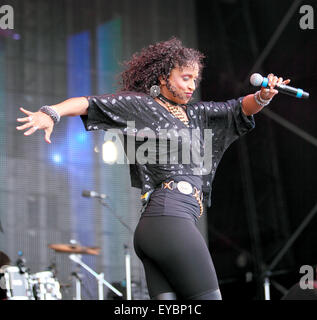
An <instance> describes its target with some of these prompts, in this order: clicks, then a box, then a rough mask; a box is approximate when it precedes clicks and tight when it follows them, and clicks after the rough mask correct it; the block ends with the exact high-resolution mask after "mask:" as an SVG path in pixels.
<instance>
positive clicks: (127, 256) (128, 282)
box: [98, 198, 133, 300]
mask: <svg viewBox="0 0 317 320" xmlns="http://www.w3.org/2000/svg"><path fill="white" fill-rule="evenodd" d="M98 200H99V202H100V203H101V204H102V205H103V206H104V207H107V208H108V209H109V210H110V212H111V213H112V214H113V215H114V216H115V217H116V218H117V219H118V220H119V221H120V222H121V224H122V225H123V226H125V227H126V228H127V229H128V231H129V232H130V233H131V234H132V235H133V231H132V229H131V228H130V227H129V226H128V225H127V224H126V223H125V222H124V221H123V220H122V219H121V218H120V217H119V216H117V215H116V214H115V213H114V212H113V211H112V209H111V208H110V207H109V206H108V204H107V203H106V202H105V201H103V199H100V198H99V199H98ZM129 251H130V248H129V246H128V245H127V244H124V255H125V274H126V293H127V300H132V293H131V287H132V286H131V255H130V252H129Z"/></svg>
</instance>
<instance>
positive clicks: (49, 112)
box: [40, 106, 61, 124]
mask: <svg viewBox="0 0 317 320" xmlns="http://www.w3.org/2000/svg"><path fill="white" fill-rule="evenodd" d="M40 111H42V112H44V113H45V114H47V115H48V116H50V117H51V119H52V120H53V121H54V124H56V123H58V122H59V121H60V120H61V116H60V115H59V114H58V113H57V112H56V111H55V110H54V109H53V108H52V107H50V106H43V107H41V108H40Z"/></svg>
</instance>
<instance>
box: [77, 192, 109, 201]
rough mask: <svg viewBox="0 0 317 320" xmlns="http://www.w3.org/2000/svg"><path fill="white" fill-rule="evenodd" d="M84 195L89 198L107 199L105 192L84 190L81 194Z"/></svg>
mask: <svg viewBox="0 0 317 320" xmlns="http://www.w3.org/2000/svg"><path fill="white" fill-rule="evenodd" d="M81 195H82V196H83V197H87V198H98V199H106V198H107V195H105V194H103V193H98V192H96V191H89V190H84V191H83V192H82V194H81Z"/></svg>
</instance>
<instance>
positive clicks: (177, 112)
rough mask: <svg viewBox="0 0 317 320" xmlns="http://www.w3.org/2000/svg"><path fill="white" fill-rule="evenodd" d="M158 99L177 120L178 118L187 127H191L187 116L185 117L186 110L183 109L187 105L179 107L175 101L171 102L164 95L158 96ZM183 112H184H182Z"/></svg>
mask: <svg viewBox="0 0 317 320" xmlns="http://www.w3.org/2000/svg"><path fill="white" fill-rule="evenodd" d="M157 97H158V99H160V100H161V101H162V102H163V103H164V104H165V105H166V108H167V110H168V111H169V112H170V113H171V114H172V115H173V116H174V117H176V118H178V119H179V120H180V121H182V122H183V123H184V124H185V125H186V126H187V127H188V126H189V124H188V120H187V119H186V116H185V115H184V112H185V111H184V109H183V107H186V105H185V104H182V105H179V104H177V103H175V102H174V101H171V100H169V99H167V98H166V97H164V96H163V95H161V94H160V95H158V96H157ZM181 110H182V111H181Z"/></svg>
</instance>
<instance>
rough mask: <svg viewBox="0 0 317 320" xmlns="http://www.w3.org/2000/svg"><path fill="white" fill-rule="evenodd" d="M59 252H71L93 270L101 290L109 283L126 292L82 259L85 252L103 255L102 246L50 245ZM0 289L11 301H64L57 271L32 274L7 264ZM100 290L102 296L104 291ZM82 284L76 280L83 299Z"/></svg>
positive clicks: (75, 258)
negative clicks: (56, 274)
mask: <svg viewBox="0 0 317 320" xmlns="http://www.w3.org/2000/svg"><path fill="white" fill-rule="evenodd" d="M48 247H49V248H51V249H53V250H54V251H55V252H59V253H68V254H70V256H69V258H70V259H71V260H73V261H74V262H76V263H77V264H78V265H81V266H82V267H83V268H85V269H86V270H88V271H89V272H90V273H92V274H93V275H94V276H95V277H96V278H97V280H98V285H99V289H100V287H101V288H102V289H103V287H102V285H103V284H104V285H107V286H108V287H109V288H110V289H112V290H113V291H114V292H115V293H116V294H118V295H120V296H122V293H121V292H119V291H118V290H116V289H115V288H113V287H112V286H111V285H110V284H109V283H108V282H107V281H105V280H104V278H103V274H97V273H95V272H94V271H93V270H92V269H90V268H89V267H88V266H87V265H85V264H84V263H83V262H82V261H81V254H89V255H99V253H100V248H98V247H84V246H81V245H78V244H60V243H57V244H50V245H48ZM0 276H1V277H0V288H1V289H2V290H3V291H5V292H6V296H7V300H61V299H62V294H61V285H60V283H59V281H58V279H57V278H56V276H55V274H54V272H52V271H43V272H37V273H34V274H29V273H28V270H26V269H25V268H21V266H20V265H18V266H11V265H5V266H2V267H0ZM100 291H101V290H99V296H100V297H101V298H102V299H103V294H102V293H101V292H100ZM102 291H103V290H102ZM80 299H81V297H80V283H76V300H80Z"/></svg>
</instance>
